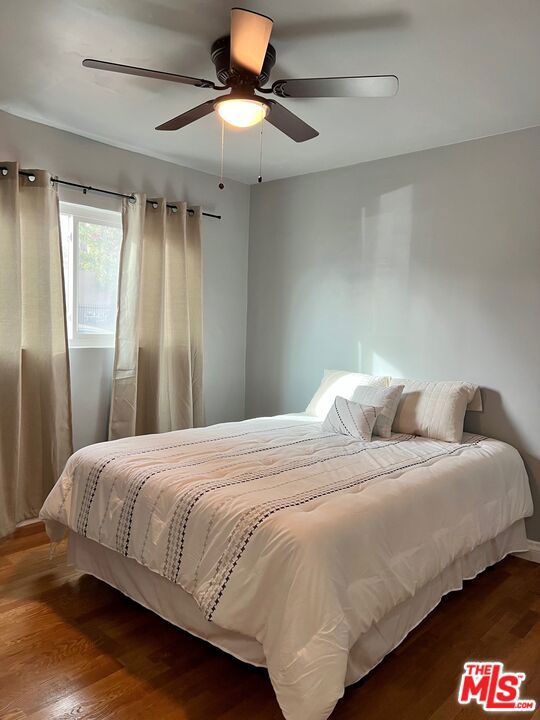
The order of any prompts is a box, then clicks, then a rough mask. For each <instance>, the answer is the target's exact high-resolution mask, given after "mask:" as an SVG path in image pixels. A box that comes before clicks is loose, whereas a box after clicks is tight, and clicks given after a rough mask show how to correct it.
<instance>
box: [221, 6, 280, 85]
mask: <svg viewBox="0 0 540 720" xmlns="http://www.w3.org/2000/svg"><path fill="white" fill-rule="evenodd" d="M273 24H274V23H273V21H272V20H271V19H270V18H269V17H266V15H260V14H259V13H255V12H251V10H243V9H242V8H233V9H232V10H231V68H233V69H235V70H247V71H248V72H250V73H253V74H254V75H260V73H261V70H262V66H263V63H264V57H265V55H266V49H267V48H268V43H269V41H270V35H271V33H272V25H273Z"/></svg>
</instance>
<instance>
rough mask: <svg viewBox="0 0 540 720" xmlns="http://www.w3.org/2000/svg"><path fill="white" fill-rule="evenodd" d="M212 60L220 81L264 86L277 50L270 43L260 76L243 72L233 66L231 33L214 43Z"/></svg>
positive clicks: (228, 83) (235, 84)
mask: <svg viewBox="0 0 540 720" xmlns="http://www.w3.org/2000/svg"><path fill="white" fill-rule="evenodd" d="M210 54H211V57H212V62H213V63H214V65H215V66H216V75H217V78H218V80H219V82H220V83H222V84H223V85H225V86H227V87H235V86H239V85H249V86H251V87H262V86H263V85H265V84H266V83H267V82H268V80H269V78H270V72H271V70H272V68H273V67H274V65H275V63H276V51H275V49H274V47H273V46H272V45H268V48H267V50H266V55H265V57H264V62H263V66H262V70H261V72H260V75H259V76H258V77H255V76H254V75H253V74H252V73H250V72H242V71H240V70H236V69H234V68H231V38H230V35H226V36H225V37H222V38H219V40H216V41H215V42H214V43H213V44H212V48H211V50H210Z"/></svg>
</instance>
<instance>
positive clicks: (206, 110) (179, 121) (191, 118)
mask: <svg viewBox="0 0 540 720" xmlns="http://www.w3.org/2000/svg"><path fill="white" fill-rule="evenodd" d="M213 110H214V100H207V101H206V102H204V103H202V104H201V105H197V107H194V108H191V110H188V111H187V112H185V113H182V114H181V115H177V116H176V117H175V118H172V120H167V122H164V123H163V124H162V125H158V126H157V128H156V130H180V128H183V127H185V126H186V125H189V124H190V123H192V122H195V120H200V119H201V118H203V117H204V116H205V115H210V113H211V112H213Z"/></svg>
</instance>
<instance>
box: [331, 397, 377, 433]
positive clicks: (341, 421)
mask: <svg viewBox="0 0 540 720" xmlns="http://www.w3.org/2000/svg"><path fill="white" fill-rule="evenodd" d="M380 409H381V408H377V407H373V406H372V405H360V403H355V402H353V401H352V400H347V398H344V397H340V396H339V395H338V396H337V397H336V398H335V399H334V403H333V404H332V406H331V407H330V410H329V411H328V415H327V416H326V417H325V419H324V422H323V424H322V426H321V427H322V429H323V430H327V431H328V432H334V433H340V434H341V435H349V436H350V437H355V438H358V439H359V440H364V442H369V441H370V440H371V433H372V431H373V426H374V425H375V421H376V420H377V414H378V413H379V411H380Z"/></svg>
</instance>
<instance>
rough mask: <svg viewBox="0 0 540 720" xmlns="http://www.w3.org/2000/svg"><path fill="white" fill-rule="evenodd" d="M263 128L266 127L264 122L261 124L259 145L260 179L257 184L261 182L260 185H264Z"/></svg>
mask: <svg viewBox="0 0 540 720" xmlns="http://www.w3.org/2000/svg"><path fill="white" fill-rule="evenodd" d="M263 127H264V121H263V122H261V134H260V145H259V177H258V178H257V182H260V183H262V154H263Z"/></svg>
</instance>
